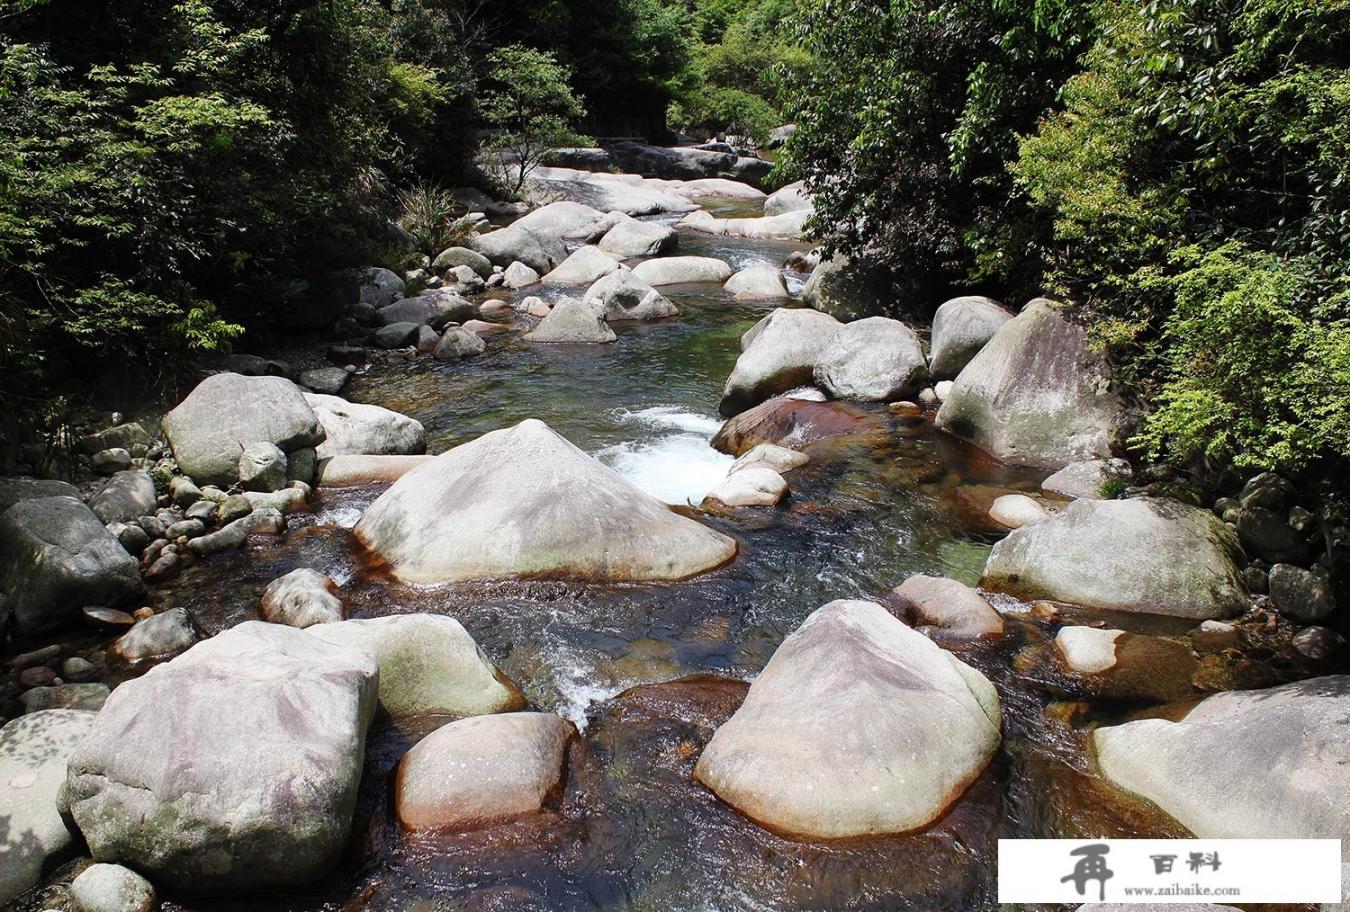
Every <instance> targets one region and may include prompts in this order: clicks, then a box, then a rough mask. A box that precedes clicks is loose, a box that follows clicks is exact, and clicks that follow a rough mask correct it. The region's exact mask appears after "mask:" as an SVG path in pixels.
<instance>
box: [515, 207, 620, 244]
mask: <svg viewBox="0 0 1350 912" xmlns="http://www.w3.org/2000/svg"><path fill="white" fill-rule="evenodd" d="M612 221H613V216H611V215H610V214H608V213H605V212H601V211H600V210H599V209H596V208H595V207H594V206H587V205H585V204H583V203H577V202H573V201H570V200H560V201H558V202H556V203H549V204H547V205H545V206H540V207H539V208H538V209H536V210H534V211H533V212H527V213H526V214H525V215H522V216H521V217H520V218H518V219H516V220H515V221H514V222H512V223H511V226H512V227H514V228H524V229H526V230H528V231H531V232H533V233H535V234H538V235H543V236H544V237H551V238H582V237H588V236H590V235H592V234H594V233H595V232H596V231H597V230H599V229H600V228H601V227H602V226H605V225H608V224H610V223H612Z"/></svg>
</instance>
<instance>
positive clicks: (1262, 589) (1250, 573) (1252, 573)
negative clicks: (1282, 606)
mask: <svg viewBox="0 0 1350 912" xmlns="http://www.w3.org/2000/svg"><path fill="white" fill-rule="evenodd" d="M1242 582H1243V583H1244V584H1245V585H1246V586H1247V591H1248V592H1250V593H1251V594H1252V595H1265V594H1266V593H1267V592H1269V591H1270V574H1268V573H1267V572H1266V571H1265V570H1262V569H1261V568H1260V567H1257V566H1251V567H1245V568H1243V571H1242Z"/></svg>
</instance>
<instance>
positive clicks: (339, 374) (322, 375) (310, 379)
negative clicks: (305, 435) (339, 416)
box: [300, 316, 379, 396]
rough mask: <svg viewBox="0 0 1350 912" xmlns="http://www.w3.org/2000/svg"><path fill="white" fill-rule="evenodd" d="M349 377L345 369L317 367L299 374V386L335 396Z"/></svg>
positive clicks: (376, 319)
mask: <svg viewBox="0 0 1350 912" xmlns="http://www.w3.org/2000/svg"><path fill="white" fill-rule="evenodd" d="M378 319H379V317H378V316H375V317H374V319H373V320H371V322H377V321H378ZM350 377H351V374H350V373H348V372H347V371H346V370H345V369H343V368H341V367H318V368H315V369H314V370H307V371H301V372H300V385H301V386H306V387H308V388H309V389H312V390H313V391H314V392H316V393H323V394H325V395H328V396H336V395H337V394H338V393H340V392H342V388H343V387H344V386H346V385H347V380H348V379H349V378H350Z"/></svg>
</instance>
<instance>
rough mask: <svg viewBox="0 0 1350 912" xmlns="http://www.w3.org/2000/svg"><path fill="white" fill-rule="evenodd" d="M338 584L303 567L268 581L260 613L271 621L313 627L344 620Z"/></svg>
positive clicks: (259, 604) (292, 625)
mask: <svg viewBox="0 0 1350 912" xmlns="http://www.w3.org/2000/svg"><path fill="white" fill-rule="evenodd" d="M338 592H339V590H338V585H337V583H335V582H333V581H332V580H331V579H329V578H328V577H326V576H324V575H323V574H322V573H320V572H318V571H317V570H310V569H309V568H307V567H301V568H299V569H296V570H292V571H291V572H290V573H287V574H286V575H285V576H279V577H277V578H276V579H274V580H272V582H270V583H268V584H267V588H266V589H264V590H263V594H262V599H261V601H259V603H258V613H259V614H261V615H262V618H263V620H265V621H268V622H269V623H272V624H287V625H289V626H291V627H300V628H304V627H312V626H313V625H315V624H329V623H333V622H336V621H340V620H342V599H341V598H339V597H338Z"/></svg>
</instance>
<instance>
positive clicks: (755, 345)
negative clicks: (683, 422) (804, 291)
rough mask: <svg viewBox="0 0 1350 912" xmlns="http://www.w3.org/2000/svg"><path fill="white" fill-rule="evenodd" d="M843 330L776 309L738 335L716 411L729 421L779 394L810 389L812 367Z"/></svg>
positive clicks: (827, 320)
mask: <svg viewBox="0 0 1350 912" xmlns="http://www.w3.org/2000/svg"><path fill="white" fill-rule="evenodd" d="M842 326H843V324H842V323H840V322H839V321H838V320H836V319H835V318H834V317H831V316H829V315H827V314H823V313H820V312H819V311H815V310H806V309H789V308H784V307H780V308H778V309H776V310H774V311H773V312H772V313H770V314H769V315H768V316H767V317H765V318H764V319H762V320H760V321H759V322H758V323H756V324H755V325H754V327H752V328H751V329H750V330H748V331H747V332H746V333H745V335H743V336H741V349H742V351H741V355H740V357H739V358H737V359H736V366H735V367H734V368H733V369H732V371H731V375H730V376H729V377H727V382H726V386H725V387H724V388H723V390H722V401H721V404H720V405H719V407H718V408H719V410H720V411H721V413H722V415H723V416H724V417H727V418H730V417H732V416H734V415H737V414H739V413H741V412H743V411H745V410H746V409H748V408H750V407H751V406H754V405H758V404H759V403H761V402H763V401H764V400H765V399H768V398H770V397H772V396H776V395H778V394H779V393H784V392H787V391H788V390H790V389H792V388H794V387H798V386H802V385H804V384H810V383H811V382H812V381H813V379H814V376H813V375H814V372H815V368H816V362H817V361H818V360H819V359H820V356H821V354H822V353H823V352H824V351H825V350H826V349H827V348H828V346H829V344H830V342H831V341H833V339H834V335H835V333H837V332H838V331H839V330H840V328H841V327H842Z"/></svg>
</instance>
